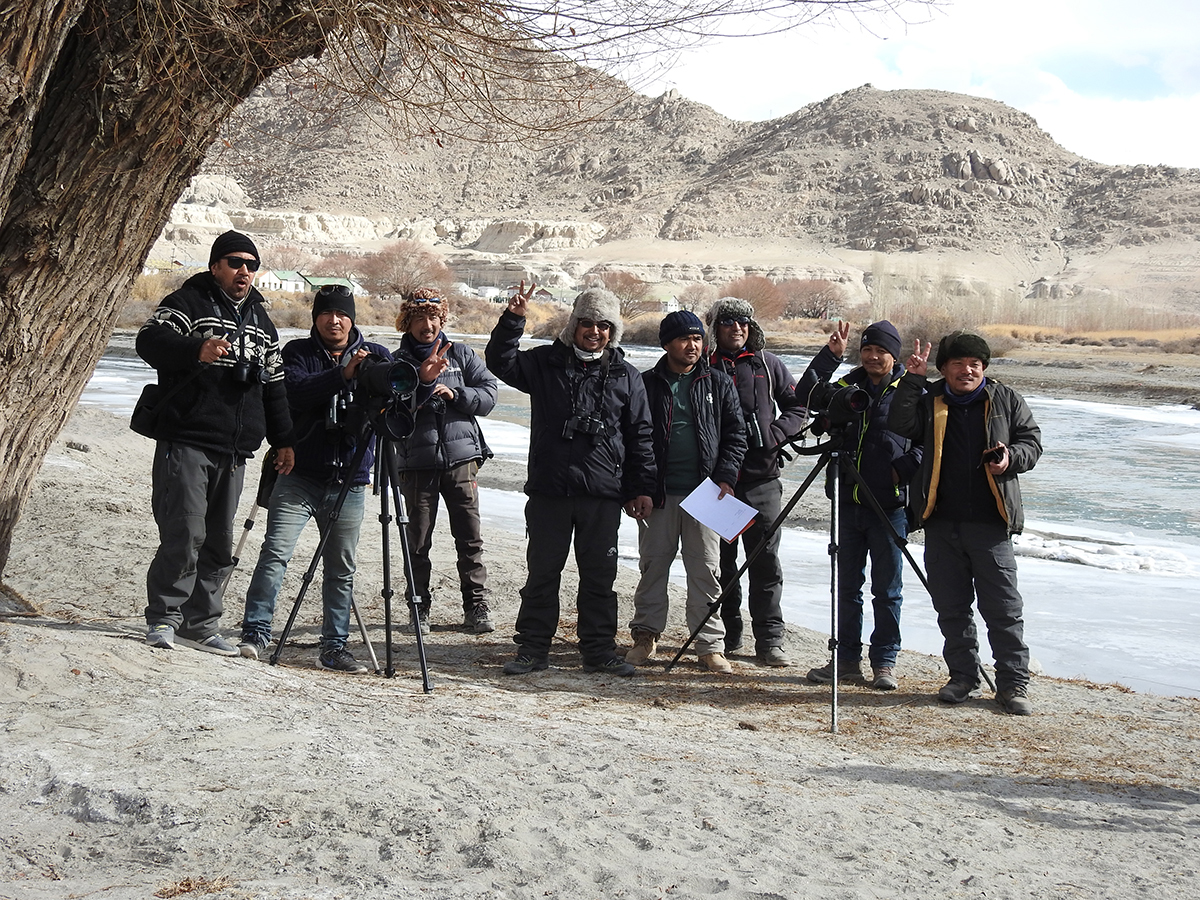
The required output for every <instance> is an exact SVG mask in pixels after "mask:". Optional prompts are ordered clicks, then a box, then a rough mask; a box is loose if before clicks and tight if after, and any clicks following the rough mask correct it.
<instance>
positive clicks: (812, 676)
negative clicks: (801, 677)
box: [805, 659, 864, 684]
mask: <svg viewBox="0 0 1200 900" xmlns="http://www.w3.org/2000/svg"><path fill="white" fill-rule="evenodd" d="M837 669H838V681H853V682H862V681H863V680H864V678H863V670H862V661H861V660H853V659H848V660H846V661H845V662H843V661H842V660H840V659H839V660H838V664H837ZM805 677H806V678H807V679H808V680H809V681H810V682H811V683H812V684H829V682H831V681H833V673H832V670H831V669H830V668H829V663H825V665H823V666H821V667H820V668H819V669H809V670H808V675H806V676H805Z"/></svg>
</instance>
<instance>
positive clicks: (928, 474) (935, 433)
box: [888, 372, 1042, 535]
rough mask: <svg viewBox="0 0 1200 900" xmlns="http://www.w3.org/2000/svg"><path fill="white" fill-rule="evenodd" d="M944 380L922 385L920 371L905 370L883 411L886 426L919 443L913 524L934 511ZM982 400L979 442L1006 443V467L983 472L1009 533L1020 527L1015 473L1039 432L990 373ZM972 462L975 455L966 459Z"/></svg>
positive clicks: (1037, 450)
mask: <svg viewBox="0 0 1200 900" xmlns="http://www.w3.org/2000/svg"><path fill="white" fill-rule="evenodd" d="M945 384H946V381H945V379H938V380H937V381H934V382H931V383H929V384H928V386H927V385H926V380H925V377H924V376H923V375H915V374H913V373H912V372H907V373H905V375H904V376H903V377H902V378H901V379H900V384H899V385H898V386H897V388H896V394H895V397H894V398H893V400H892V407H891V412H890V414H889V416H888V427H889V428H891V430H892V431H895V432H896V433H897V434H901V435H903V436H905V437H908V438H911V439H912V440H913V441H915V442H916V443H918V444H920V445H922V449H923V451H924V455H923V458H922V460H921V477H920V479H918V480H916V481H914V482H913V484H912V489H911V491H910V496H909V505H910V507H911V508H912V511H913V513H914V515H913V516H910V519H913V520H914V521H916V522H917V523H918V526H920V525H924V524H925V522H926V521H927V520H928V519H929V518H930V517H931V516H933V514H934V512H935V510H936V509H937V496H938V490H939V485H940V482H941V476H942V474H943V465H942V450H943V448H944V439H945V433H946V420H947V416H948V409H947V404H946V401H945V399H944V398H943V391H944V389H945ZM984 392H985V397H986V399H985V400H984V403H985V404H986V406H985V407H984V413H983V422H984V430H985V434H984V435H983V436H982V439H983V443H982V446H984V447H993V446H995V445H996V444H998V443H1003V444H1005V445H1006V446H1007V447H1008V454H1009V463H1008V468H1007V469H1006V470H1005V471H1004V472H1003V473H1001V474H1000V475H992V474H991V473H990V472H987V470H986V468H985V469H984V472H985V474H986V477H987V482H988V486H989V487H990V489H991V492H992V496H993V497H994V498H995V501H996V508H997V511H998V512H999V514H1000V516H1001V517H1002V518H1003V519H1004V522H1005V523H1006V525H1007V526H1008V533H1009V534H1010V535H1013V534H1020V533H1021V530H1022V529H1023V528H1024V527H1025V509H1024V507H1023V505H1022V503H1021V485H1020V482H1019V481H1018V479H1017V476H1018V475H1020V474H1021V473H1022V472H1028V471H1029V470H1030V469H1032V468H1033V467H1034V465H1036V464H1037V461H1038V458H1039V457H1041V455H1042V432H1041V429H1040V428H1038V426H1037V423H1036V422H1034V420H1033V413H1031V412H1030V411H1029V406H1028V405H1027V404H1026V403H1025V399H1024V398H1023V397H1022V396H1021V395H1020V394H1018V393H1017V392H1016V391H1014V390H1013V389H1012V388H1010V387H1008V386H1007V385H1003V384H1001V383H1000V382H998V381H994V380H992V379H991V378H988V379H986V381H985V384H984ZM968 463H969V464H971V465H974V464H975V461H974V460H969V461H968Z"/></svg>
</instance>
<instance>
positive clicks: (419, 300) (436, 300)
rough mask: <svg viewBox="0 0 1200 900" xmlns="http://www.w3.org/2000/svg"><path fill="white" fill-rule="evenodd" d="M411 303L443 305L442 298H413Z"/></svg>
mask: <svg viewBox="0 0 1200 900" xmlns="http://www.w3.org/2000/svg"><path fill="white" fill-rule="evenodd" d="M408 302H409V303H441V302H442V298H441V297H413V298H412V299H411V300H409V301H408Z"/></svg>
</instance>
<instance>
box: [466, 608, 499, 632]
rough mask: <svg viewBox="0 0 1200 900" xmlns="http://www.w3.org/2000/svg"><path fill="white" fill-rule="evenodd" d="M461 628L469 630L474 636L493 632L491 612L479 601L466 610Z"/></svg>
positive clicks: (493, 625)
mask: <svg viewBox="0 0 1200 900" xmlns="http://www.w3.org/2000/svg"><path fill="white" fill-rule="evenodd" d="M463 627H464V628H469V629H470V630H471V631H473V632H475V633H476V634H487V633H489V632H492V631H495V630H496V625H495V623H494V622H492V611H491V610H490V609H488V605H487V604H486V603H484V602H483V601H482V600H480V601H479V602H478V603H476V604H475V605H474V606H472V607H471V608H470V609H468V610H467V614H466V615H465V616H463Z"/></svg>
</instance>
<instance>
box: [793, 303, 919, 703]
mask: <svg viewBox="0 0 1200 900" xmlns="http://www.w3.org/2000/svg"><path fill="white" fill-rule="evenodd" d="M849 335H850V323H848V322H846V323H842V322H839V323H838V326H837V330H836V331H835V332H834V333H833V334H832V335H830V337H829V343H828V345H827V346H825V347H822V348H821V352H820V353H818V354H817V356H816V358H814V359H813V361H812V363H811V364H810V365H809V367H808V371H806V372H805V373H804V375H803V376H802V377H801V378H800V382H799V384H798V385H797V387H796V395H797V396H798V397H799V398H800V401H801V402H802V403H803V404H804V405H805V406H806V407H808V408H809V409H810V411H811V410H812V407H813V404H812V403H811V402H810V396H811V393H812V390H813V388H815V387H816V385H817V384H819V383H821V382H823V381H826V380H828V378H829V376H828V375H826V376H824V377H822V376H821V375H820V374H819V373H820V372H826V371H830V366H831V365H832V366H833V367H834V368H835V369H836V367H837V366H838V365H839V364H840V363H841V361H842V355H843V354H844V353H845V350H846V339H847V338H848V337H849ZM899 356H900V333H899V332H898V331H896V327H895V326H894V325H893V324H892V323H891V322H889V321H887V320H886V319H885V320H883V321H882V322H875V323H873V324H871V325H868V326H867V327H866V328H865V329H863V333H862V337H861V339H860V340H859V359H860V361H861V364H860V365H859V366H858V367H857V368H855V369H852V370H851V371H850V372H849V373H848V374H847V375H845V376H844V377H843V378H841V379H839V380H838V382H837V385H838V387H841V388H846V387H856V388H861V389H862V390H863V391H865V392H866V393H867V395H868V396H869V397H870V404H869V405H868V406H867V408H866V409H864V410H863V411H862V412H860V413H856V414H854V415H853V417H852V418H851V419H850V421H849V422H846V423H844V424H843V425H841V426H839V427H838V428H837V429H836V430H835V431H834V432H833V438H834V439H836V440H838V441H840V452H841V453H842V454H843V455H844V457H843V458H844V460H845V461H847V462H849V464H850V465H852V466H854V468H855V469H857V470H858V473H859V474H860V475H861V476H862V479H863V481H864V482H865V483H866V487H867V490H868V491H870V493H871V495H872V496H873V497H874V498H875V499H876V500H877V501H878V502H879V506H880V507H881V508H882V509H883V512H884V514H885V515H886V516H887V520H888V522H890V523H891V528H889V527H888V525H887V523H885V522H884V521H883V520H882V519H880V517H879V513H878V512H876V510H875V508H874V506H873V505H871V503H870V501H869V500H868V499H867V497H866V496H864V494H863V489H862V487H860V486H859V484H858V482H857V481H855V480H854V479H853V478H852V477H851V476H850V475H849V474H847V473H846V471H845V470H844V469H843V470H842V471H841V472H840V473H839V480H838V492H837V494H838V510H837V522H838V573H837V574H838V600H837V604H838V607H837V608H838V646H837V677H838V680H839V681H862V680H863V671H862V629H863V595H862V588H863V584H864V583H865V581H866V570H867V556H868V554H869V555H870V557H871V610H872V613H873V618H874V620H875V628H874V630H873V631H872V632H871V643H870V647H869V649H868V651H867V657H868V659H869V660H870V663H871V687H873V688H876V689H877V690H881V691H894V690H895V689H896V688H897V687H898V686H899V684H898V682H897V681H896V656H897V655H898V654H899V652H900V605H901V602H902V598H901V593H900V591H901V587H902V574H903V568H904V554H903V552H902V551H901V550H900V546H899V545H898V544H897V543H896V541H895V540H894V539H893V537H892V529H895V533H896V534H897V535H899V537H900V538H904V537H906V536H907V534H908V527H907V522H906V520H905V511H904V508H905V505H906V503H907V501H908V488H907V485H908V483H909V482H910V481H911V480H912V478H913V476H914V475H916V473H917V470H918V469H919V468H920V466H921V448H920V447H918V446H914V445H913V443H912V442H911V441H909V440H908V439H907V438H903V437H901V436H900V435H898V434H896V433H895V432H894V431H889V430H888V425H887V422H888V412H889V410H890V409H891V405H892V398H893V397H894V396H895V394H896V387H897V385H898V384H899V381H900V376H901V375H903V374H904V366H902V365H901V364H900V363H899V362H897V358H898V357H899ZM831 474H832V473H831ZM826 489H827V490H830V491H832V489H833V486H832V484H829V483H827V487H826ZM832 679H833V671H832V669H831V668H830V664H829V663H826V664H825V665H824V666H821V667H819V668H815V669H811V670H810V671H809V673H808V680H809V681H811V682H813V683H814V684H828V683H829V682H830V681H831V680H832Z"/></svg>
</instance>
